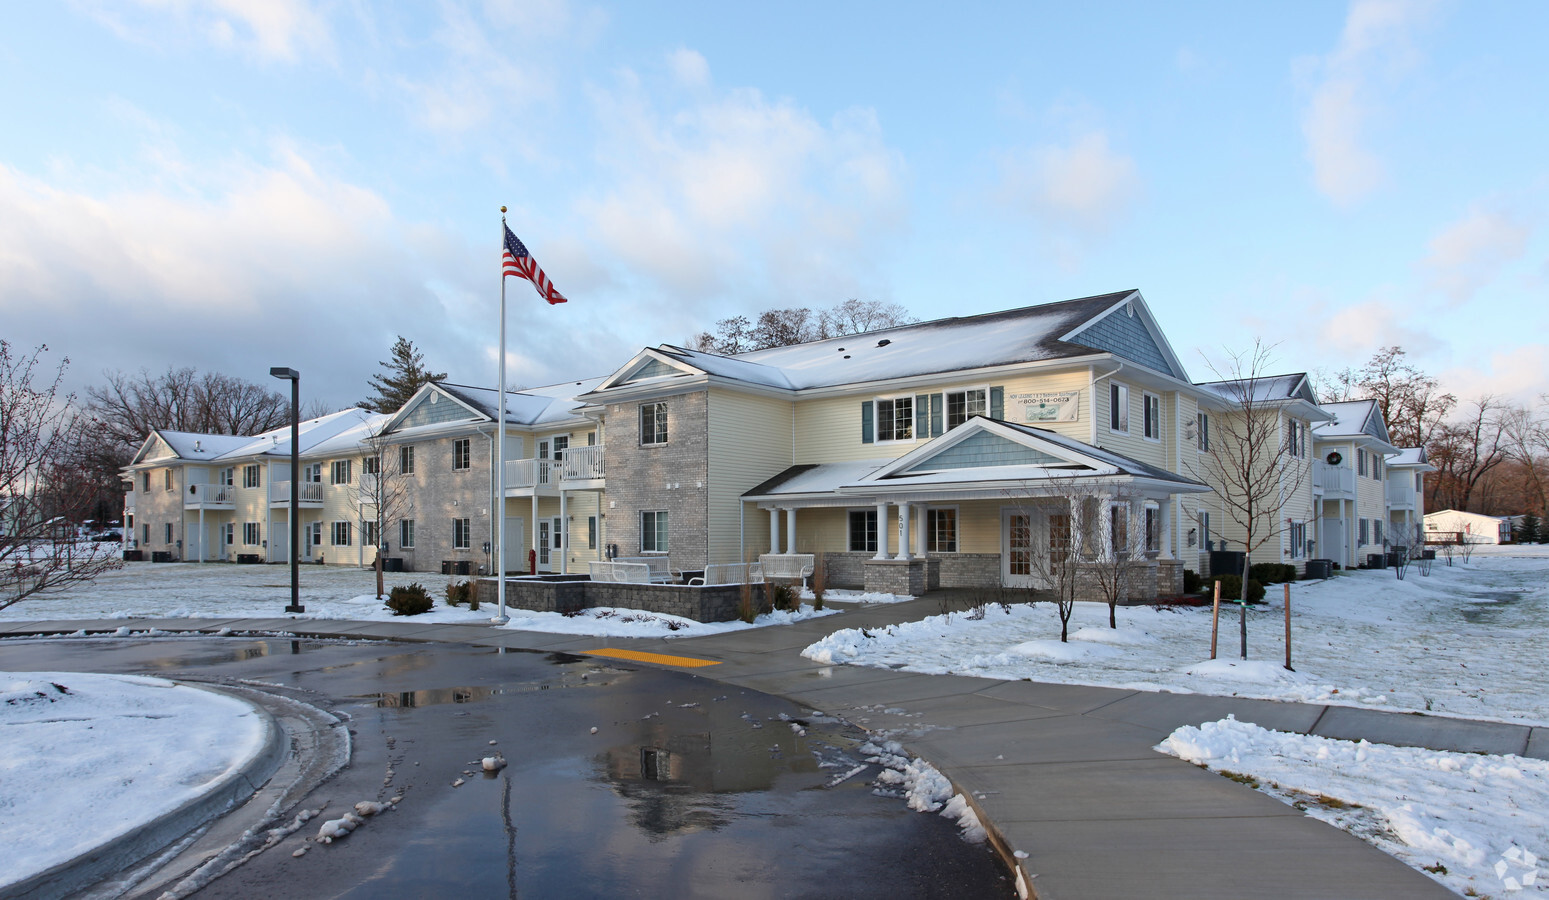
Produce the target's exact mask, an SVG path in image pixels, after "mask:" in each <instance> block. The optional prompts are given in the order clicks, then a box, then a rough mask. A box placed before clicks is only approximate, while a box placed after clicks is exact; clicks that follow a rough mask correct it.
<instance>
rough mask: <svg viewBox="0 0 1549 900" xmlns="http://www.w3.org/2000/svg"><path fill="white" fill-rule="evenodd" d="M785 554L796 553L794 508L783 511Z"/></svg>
mask: <svg viewBox="0 0 1549 900" xmlns="http://www.w3.org/2000/svg"><path fill="white" fill-rule="evenodd" d="M785 552H786V553H795V552H796V507H794V506H792V507H790V508H789V509H787V510H786V511H785Z"/></svg>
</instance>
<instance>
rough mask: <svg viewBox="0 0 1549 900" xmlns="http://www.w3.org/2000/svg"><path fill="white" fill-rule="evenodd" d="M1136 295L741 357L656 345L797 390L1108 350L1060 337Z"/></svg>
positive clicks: (711, 367)
mask: <svg viewBox="0 0 1549 900" xmlns="http://www.w3.org/2000/svg"><path fill="white" fill-rule="evenodd" d="M1134 295H1135V291H1133V290H1128V291H1118V292H1116V293H1112V294H1101V295H1098V296H1095V297H1083V298H1080V299H1077V300H1064V301H1061V302H1058V303H1045V304H1042V305H1040V306H1028V307H1023V308H1021V309H1012V310H1005V311H1003V312H996V313H986V314H984V315H978V316H963V317H953V318H948V319H936V320H934V321H931V322H920V323H917V324H914V325H899V326H896V327H894V328H885V329H882V330H880V331H868V332H865V333H863V334H851V335H846V336H844V337H836V338H829V339H827V340H822V341H812V342H809V343H805V344H793V345H791V346H788V347H771V348H769V349H767V350H755V351H753V352H751V353H741V354H738V355H737V356H735V357H724V356H719V357H718V356H713V355H711V354H706V353H697V352H695V351H690V350H684V349H682V348H679V347H671V346H664V347H661V348H658V352H662V353H666V354H668V355H670V356H673V357H675V358H677V359H680V360H682V361H683V362H686V363H688V364H690V365H693V366H696V367H698V368H700V369H703V370H705V371H707V372H711V373H712V374H719V375H725V376H726V377H729V378H737V379H741V380H746V381H751V382H754V383H757V384H766V385H772V386H776V387H789V388H793V389H796V390H801V389H805V388H818V387H830V386H835V385H844V384H857V383H861V382H868V381H885V380H888V379H893V378H907V377H910V376H914V375H929V374H935V373H939V372H954V371H958V370H963V369H977V368H982V367H985V366H998V365H1008V364H1012V363H1021V362H1035V361H1038V360H1045V359H1065V358H1073V357H1080V356H1090V355H1093V354H1097V353H1104V352H1107V351H1102V350H1095V349H1093V348H1091V347H1087V346H1083V345H1081V344H1077V343H1074V342H1070V341H1062V340H1060V339H1059V336H1060V335H1063V334H1068V333H1070V332H1071V331H1073V330H1074V329H1076V328H1077V327H1078V326H1080V325H1081V324H1083V323H1085V322H1087V321H1089V320H1091V319H1092V318H1093V317H1095V316H1097V315H1098V314H1100V313H1102V312H1104V311H1106V310H1108V309H1110V308H1111V307H1113V305H1114V304H1116V303H1119V302H1120V301H1122V300H1124V299H1126V298H1128V297H1131V296H1134ZM754 367H756V368H754Z"/></svg>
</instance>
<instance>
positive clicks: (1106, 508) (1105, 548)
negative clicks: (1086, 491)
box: [1097, 494, 1113, 559]
mask: <svg viewBox="0 0 1549 900" xmlns="http://www.w3.org/2000/svg"><path fill="white" fill-rule="evenodd" d="M1097 531H1098V534H1097V539H1098V540H1099V541H1101V542H1102V543H1101V546H1102V558H1103V559H1113V497H1112V496H1111V495H1109V494H1098V495H1097Z"/></svg>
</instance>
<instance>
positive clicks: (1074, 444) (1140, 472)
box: [992, 420, 1205, 487]
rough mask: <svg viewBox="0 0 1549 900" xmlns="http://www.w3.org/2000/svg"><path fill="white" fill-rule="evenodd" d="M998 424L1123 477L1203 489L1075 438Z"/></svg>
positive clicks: (1158, 468)
mask: <svg viewBox="0 0 1549 900" xmlns="http://www.w3.org/2000/svg"><path fill="white" fill-rule="evenodd" d="M992 421H993V420H992ZM1000 424H1002V425H1005V426H1006V427H1008V428H1014V429H1016V430H1017V431H1021V432H1023V433H1025V434H1030V435H1032V436H1034V437H1037V438H1041V439H1043V440H1045V441H1048V442H1049V443H1051V444H1057V445H1059V446H1061V447H1064V448H1066V449H1068V450H1071V451H1073V452H1076V453H1082V454H1085V455H1087V456H1090V457H1093V458H1094V459H1098V460H1101V461H1102V462H1104V463H1107V464H1108V465H1111V466H1113V467H1114V468H1115V469H1117V470H1118V471H1120V472H1122V473H1123V474H1125V475H1136V476H1139V477H1141V478H1153V479H1156V480H1158V481H1171V482H1176V483H1178V484H1189V485H1198V486H1200V487H1205V484H1204V482H1201V481H1196V480H1194V479H1193V478H1186V477H1184V476H1182V475H1179V474H1177V473H1176V472H1169V471H1167V470H1166V469H1163V468H1160V467H1158V466H1153V465H1151V464H1150V463H1146V462H1141V461H1140V460H1138V459H1134V458H1133V457H1129V456H1125V455H1124V454H1122V453H1115V452H1113V451H1112V450H1105V449H1103V448H1102V447H1094V446H1092V445H1091V444H1088V443H1085V442H1082V441H1078V440H1076V439H1075V438H1070V437H1066V436H1065V435H1063V434H1060V433H1059V432H1057V431H1049V430H1048V429H1046V428H1035V427H1033V426H1032V425H1019V424H1017V423H1016V422H1001V423H1000Z"/></svg>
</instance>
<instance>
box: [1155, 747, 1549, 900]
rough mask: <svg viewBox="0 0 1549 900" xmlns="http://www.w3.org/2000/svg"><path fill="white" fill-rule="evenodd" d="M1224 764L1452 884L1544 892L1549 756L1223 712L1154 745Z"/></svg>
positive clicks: (1484, 891)
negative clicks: (1391, 742)
mask: <svg viewBox="0 0 1549 900" xmlns="http://www.w3.org/2000/svg"><path fill="white" fill-rule="evenodd" d="M1156 749H1157V750H1159V751H1161V752H1163V753H1169V754H1172V755H1173V756H1177V757H1179V758H1181V759H1185V760H1188V761H1189V762H1193V763H1197V764H1200V765H1204V766H1206V767H1207V768H1209V769H1211V770H1213V771H1217V772H1222V773H1228V774H1231V775H1232V776H1233V777H1236V778H1237V779H1238V780H1242V781H1244V782H1245V783H1249V784H1253V786H1255V787H1258V788H1259V789H1260V790H1263V791H1265V792H1266V793H1269V794H1271V795H1273V796H1276V797H1279V798H1280V799H1282V800H1284V801H1286V802H1287V803H1291V804H1294V805H1295V806H1296V807H1297V808H1298V809H1301V810H1303V811H1305V812H1306V813H1307V814H1308V815H1310V816H1312V817H1314V818H1317V819H1321V820H1323V821H1325V822H1329V823H1331V824H1333V825H1336V826H1338V827H1340V828H1344V829H1345V830H1347V831H1351V832H1353V833H1355V834H1358V835H1360V836H1361V837H1362V838H1364V839H1366V840H1367V841H1370V842H1371V843H1373V844H1375V845H1377V846H1378V847H1381V848H1382V849H1383V850H1386V851H1387V852H1388V853H1391V854H1392V855H1394V856H1396V857H1398V858H1399V859H1401V860H1403V861H1404V862H1406V863H1408V864H1409V865H1411V866H1413V867H1415V868H1417V869H1422V870H1424V871H1426V872H1428V873H1430V875H1431V877H1433V878H1435V879H1436V880H1437V881H1440V882H1441V883H1442V884H1445V885H1446V886H1448V887H1449V888H1451V889H1452V890H1454V891H1457V892H1458V893H1464V892H1468V895H1469V896H1487V897H1488V896H1499V895H1501V894H1502V893H1506V892H1513V891H1520V890H1524V889H1525V890H1526V891H1527V892H1528V893H1529V894H1530V895H1533V896H1538V895H1541V894H1549V863H1546V862H1542V861H1540V859H1539V855H1540V854H1543V853H1546V852H1549V762H1545V761H1543V760H1537V759H1523V758H1521V757H1517V756H1484V755H1479V754H1468V753H1446V752H1439V751H1435V750H1419V749H1414V748H1410V747H1390V746H1387V745H1385V744H1369V743H1367V742H1365V741H1361V742H1359V743H1352V742H1350V741H1334V740H1328V739H1327V738H1321V737H1313V736H1308V735H1300V734H1286V733H1284V732H1279V731H1269V730H1267V729H1264V728H1260V727H1259V726H1257V725H1251V724H1248V723H1246V722H1238V721H1236V720H1233V719H1223V720H1221V721H1219V722H1207V723H1205V724H1203V725H1200V726H1198V727H1194V726H1186V727H1183V728H1179V729H1178V730H1177V731H1174V732H1173V733H1172V734H1171V735H1170V736H1168V738H1167V739H1166V740H1165V741H1163V742H1162V743H1161V745H1160V746H1158V747H1157V748H1156Z"/></svg>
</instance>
